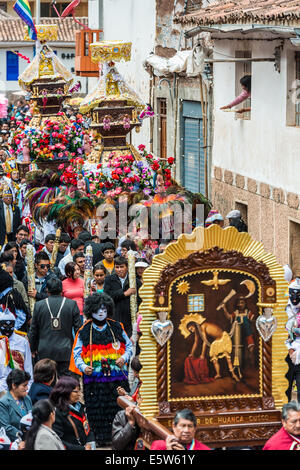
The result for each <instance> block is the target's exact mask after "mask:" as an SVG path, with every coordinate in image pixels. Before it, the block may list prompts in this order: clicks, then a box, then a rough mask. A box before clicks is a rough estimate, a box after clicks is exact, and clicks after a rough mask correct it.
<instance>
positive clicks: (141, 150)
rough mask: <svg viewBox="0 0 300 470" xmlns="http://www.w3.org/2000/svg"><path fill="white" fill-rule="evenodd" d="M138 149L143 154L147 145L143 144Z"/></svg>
mask: <svg viewBox="0 0 300 470" xmlns="http://www.w3.org/2000/svg"><path fill="white" fill-rule="evenodd" d="M138 149H139V151H140V152H143V151H144V150H145V145H143V144H141V145H139V146H138Z"/></svg>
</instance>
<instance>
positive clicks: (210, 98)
mask: <svg viewBox="0 0 300 470" xmlns="http://www.w3.org/2000/svg"><path fill="white" fill-rule="evenodd" d="M207 96H208V136H207V137H208V138H207V144H206V145H207V156H208V158H207V163H208V165H207V167H208V168H207V170H208V178H207V179H208V188H207V189H208V191H207V197H208V199H211V170H212V148H213V113H212V109H213V87H210V89H209V90H208V93H207Z"/></svg>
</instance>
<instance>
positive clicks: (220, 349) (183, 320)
mask: <svg viewBox="0 0 300 470" xmlns="http://www.w3.org/2000/svg"><path fill="white" fill-rule="evenodd" d="M259 296H260V284H259V281H258V280H257V279H256V278H255V277H254V276H252V275H250V274H248V273H242V272H237V271H235V270H210V271H207V270H206V271H201V270H199V271H196V272H191V273H188V274H187V275H185V276H181V277H179V278H178V279H175V280H174V281H173V282H172V284H171V286H170V305H171V312H170V317H171V318H172V322H173V325H174V333H173V335H172V337H171V339H170V341H169V343H168V374H169V380H168V384H169V386H168V400H170V401H172V400H178V399H180V398H185V399H187V398H190V399H193V398H195V399H197V400H199V399H202V398H210V397H221V396H223V397H228V396H233V395H234V396H241V397H244V396H259V395H261V393H262V381H261V367H260V366H261V340H260V337H259V334H258V332H257V329H256V327H255V322H256V319H257V317H258V316H259V308H258V306H257V303H258V302H259ZM179 344H180V347H178V345H179Z"/></svg>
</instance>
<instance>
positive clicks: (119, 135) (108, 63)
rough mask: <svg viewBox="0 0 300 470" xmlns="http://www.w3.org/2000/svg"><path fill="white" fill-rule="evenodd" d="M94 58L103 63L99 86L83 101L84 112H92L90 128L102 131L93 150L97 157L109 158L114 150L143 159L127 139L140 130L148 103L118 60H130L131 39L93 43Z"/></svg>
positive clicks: (98, 133)
mask: <svg viewBox="0 0 300 470" xmlns="http://www.w3.org/2000/svg"><path fill="white" fill-rule="evenodd" d="M90 51H91V60H92V62H94V63H98V64H99V74H100V76H99V81H98V83H97V86H96V87H95V89H94V90H92V92H91V93H89V94H88V95H87V96H86V97H85V98H84V100H83V101H82V103H81V106H80V112H81V113H83V114H88V113H89V114H90V115H91V117H92V123H91V126H90V128H91V129H93V130H94V131H95V134H96V135H99V137H100V139H101V143H100V144H99V145H98V147H96V149H95V150H94V151H93V152H92V154H91V159H93V160H94V161H101V162H106V161H108V159H109V156H110V154H111V152H114V154H115V155H118V154H120V155H125V154H128V153H131V154H132V155H133V156H134V157H135V158H136V159H139V158H140V156H139V153H138V152H137V150H136V149H135V148H134V147H133V146H132V145H131V144H129V143H127V141H126V136H127V135H128V134H129V133H130V132H131V131H132V130H133V129H134V128H136V130H139V128H140V126H141V122H140V121H139V120H138V114H139V112H140V111H141V110H142V108H143V107H144V104H143V103H142V101H141V99H140V98H139V97H138V95H137V94H136V93H135V91H134V90H132V89H131V87H130V86H129V85H128V84H127V83H126V82H125V80H124V79H123V77H122V76H121V75H120V74H119V72H118V70H117V69H116V67H115V62H121V61H125V62H128V61H129V60H130V58H131V43H130V42H126V43H123V42H120V41H103V42H98V43H92V44H90Z"/></svg>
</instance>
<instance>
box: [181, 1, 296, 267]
mask: <svg viewBox="0 0 300 470" xmlns="http://www.w3.org/2000/svg"><path fill="white" fill-rule="evenodd" d="M265 3H266V2H262V1H258V0H257V1H252V2H251V8H249V5H248V2H243V6H242V7H240V6H239V4H238V3H237V4H235V5H234V6H233V4H232V2H229V1H227V0H224V1H219V2H217V3H216V2H214V3H212V4H211V5H210V6H209V7H206V8H202V9H200V10H198V11H197V12H195V13H193V14H190V15H186V16H185V17H181V18H179V17H178V18H177V21H178V22H179V23H180V24H181V25H182V27H183V28H185V29H189V30H190V31H193V37H194V38H196V37H197V35H198V34H200V33H201V32H203V31H206V32H209V33H210V34H211V37H212V39H213V43H214V47H213V51H214V52H213V63H212V66H213V138H212V166H211V175H210V176H211V200H212V203H213V207H214V208H215V209H218V210H219V211H220V212H221V213H222V214H223V215H226V214H227V213H228V212H229V211H230V210H232V209H240V210H241V212H242V215H243V217H244V219H245V221H246V223H247V224H248V230H249V232H250V233H251V235H252V236H253V237H254V238H255V239H257V240H259V241H262V242H263V243H264V246H265V248H266V249H267V250H269V251H270V252H272V253H274V254H275V255H276V257H277V259H278V261H279V262H280V263H282V264H286V263H289V264H290V266H291V267H292V268H293V270H294V274H298V275H300V250H299V249H300V191H299V184H298V176H297V175H298V170H299V169H300V168H299V167H300V162H299V159H298V158H297V154H298V149H299V146H300V125H299V124H300V121H299V109H300V108H299V99H298V93H299V84H300V81H299V78H300V76H299V70H300V69H299V64H300V62H299V59H300V55H299V54H300V53H299V51H300V48H299V46H300V43H299V39H298V28H299V25H300V7H299V6H298V5H296V4H295V2H291V1H287V2H285V4H284V8H281V6H280V5H279V4H280V2H278V1H274V2H273V3H272V5H270V4H268V5H265ZM249 4H250V2H249ZM241 59H243V60H241ZM247 59H248V60H247ZM256 59H257V60H256ZM245 74H250V75H251V77H252V85H251V86H252V90H251V102H250V107H251V112H250V113H247V114H243V115H241V114H237V113H235V112H224V111H222V110H221V109H220V108H221V107H222V106H224V105H227V104H228V103H230V102H231V101H232V100H233V99H234V98H235V96H237V95H238V94H239V93H240V92H241V86H240V82H239V80H240V78H241V76H243V75H245ZM243 105H244V103H243V104H240V105H239V106H237V108H241V107H242V106H243ZM248 105H249V103H248Z"/></svg>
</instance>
